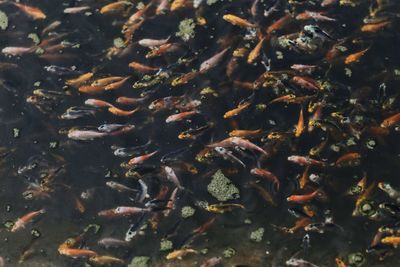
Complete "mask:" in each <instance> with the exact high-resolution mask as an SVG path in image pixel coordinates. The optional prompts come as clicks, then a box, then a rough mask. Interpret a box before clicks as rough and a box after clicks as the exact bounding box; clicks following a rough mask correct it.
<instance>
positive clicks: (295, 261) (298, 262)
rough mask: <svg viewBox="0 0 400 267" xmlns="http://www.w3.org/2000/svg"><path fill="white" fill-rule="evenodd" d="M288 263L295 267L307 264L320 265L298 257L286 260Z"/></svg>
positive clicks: (304, 266) (311, 266) (312, 266)
mask: <svg viewBox="0 0 400 267" xmlns="http://www.w3.org/2000/svg"><path fill="white" fill-rule="evenodd" d="M286 265H287V266H294V267H306V266H310V267H318V266H317V265H315V264H314V263H311V262H309V261H306V260H303V259H298V258H290V259H289V260H287V261H286Z"/></svg>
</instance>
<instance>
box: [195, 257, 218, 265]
mask: <svg viewBox="0 0 400 267" xmlns="http://www.w3.org/2000/svg"><path fill="white" fill-rule="evenodd" d="M221 262H222V258H221V257H212V258H210V259H208V260H206V261H205V262H204V263H203V264H202V265H201V266H200V267H213V266H215V265H217V264H220V263H221Z"/></svg>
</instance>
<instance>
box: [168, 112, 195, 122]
mask: <svg viewBox="0 0 400 267" xmlns="http://www.w3.org/2000/svg"><path fill="white" fill-rule="evenodd" d="M197 113H198V111H197V110H192V111H184V112H181V113H178V114H173V115H170V116H168V117H167V119H166V120H165V122H166V123H170V122H175V121H181V120H184V119H187V118H189V117H191V116H193V115H195V114H197Z"/></svg>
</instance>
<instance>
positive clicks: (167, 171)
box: [164, 166, 184, 190]
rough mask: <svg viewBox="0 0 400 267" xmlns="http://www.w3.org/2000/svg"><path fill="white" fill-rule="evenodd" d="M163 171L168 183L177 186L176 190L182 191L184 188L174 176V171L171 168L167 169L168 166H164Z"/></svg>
mask: <svg viewBox="0 0 400 267" xmlns="http://www.w3.org/2000/svg"><path fill="white" fill-rule="evenodd" d="M164 171H165V174H166V176H167V179H168V180H169V181H171V182H172V183H174V184H175V185H176V186H177V188H178V189H180V190H182V189H184V187H183V186H182V185H181V183H180V182H179V179H178V177H177V176H176V174H175V171H174V170H173V169H172V168H171V167H169V166H164Z"/></svg>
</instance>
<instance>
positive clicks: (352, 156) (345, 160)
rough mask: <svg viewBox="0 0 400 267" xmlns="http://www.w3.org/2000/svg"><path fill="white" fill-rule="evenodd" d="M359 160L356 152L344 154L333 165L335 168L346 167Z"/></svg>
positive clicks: (359, 155)
mask: <svg viewBox="0 0 400 267" xmlns="http://www.w3.org/2000/svg"><path fill="white" fill-rule="evenodd" d="M360 158H361V154H360V153H357V152H350V153H347V154H344V155H343V156H341V157H339V158H338V159H337V160H336V162H335V165H336V166H348V165H353V163H355V162H356V161H359V160H360Z"/></svg>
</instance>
